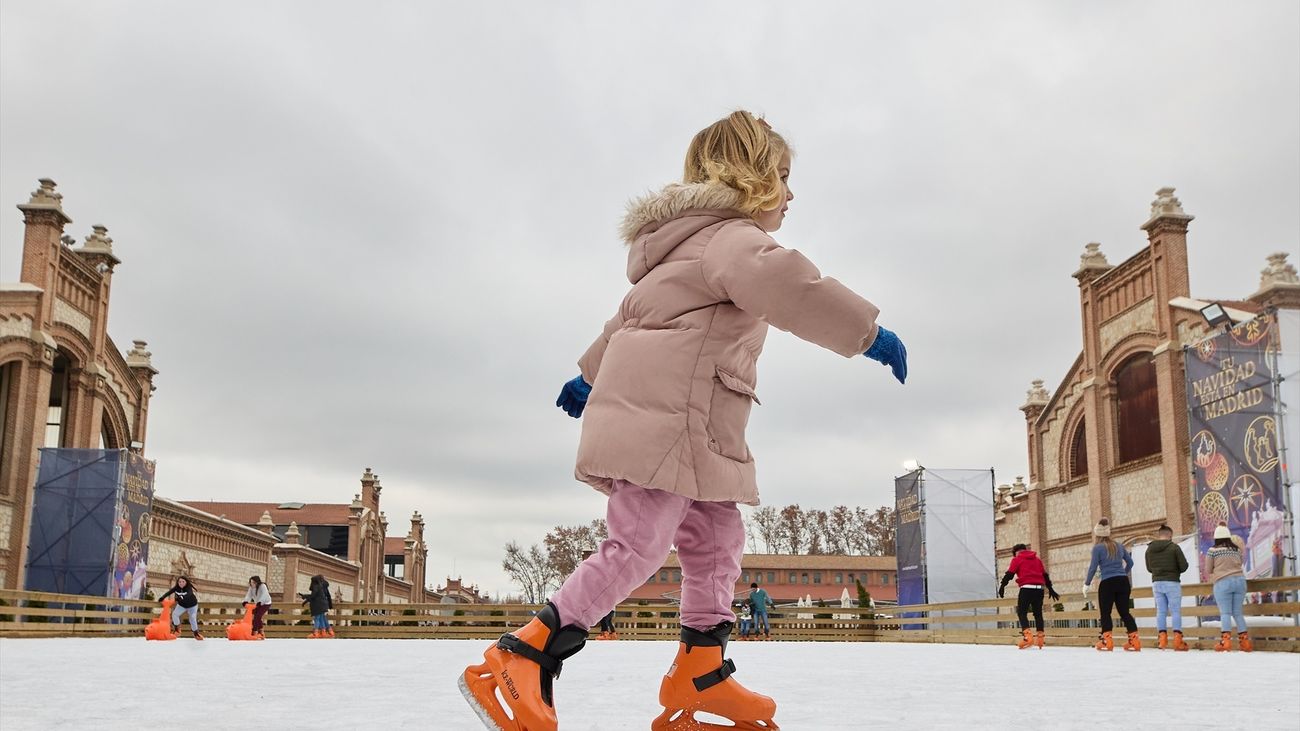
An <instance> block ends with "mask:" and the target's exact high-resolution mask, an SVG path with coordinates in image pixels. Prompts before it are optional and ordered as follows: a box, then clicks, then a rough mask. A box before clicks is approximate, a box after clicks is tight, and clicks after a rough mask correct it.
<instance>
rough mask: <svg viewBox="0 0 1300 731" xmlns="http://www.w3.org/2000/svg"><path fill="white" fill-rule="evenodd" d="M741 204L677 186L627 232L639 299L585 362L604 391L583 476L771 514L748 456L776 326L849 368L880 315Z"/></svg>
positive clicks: (585, 440) (588, 430)
mask: <svg viewBox="0 0 1300 731" xmlns="http://www.w3.org/2000/svg"><path fill="white" fill-rule="evenodd" d="M737 200H738V199H737V194H736V192H735V191H734V190H732V189H731V188H728V187H726V186H722V185H710V184H680V183H679V184H673V185H669V186H667V187H666V188H664V189H663V190H662V191H660V192H659V193H656V194H652V195H649V196H646V197H645V198H642V199H641V200H638V201H636V202H634V203H633V204H632V205H631V206H630V207H629V210H628V214H627V217H626V219H625V220H624V222H623V227H622V229H623V236H624V238H625V240H626V241H627V242H628V243H629V245H630V248H629V250H628V263H627V275H628V279H629V280H631V282H632V289H631V291H630V292H628V294H627V296H626V297H624V299H623V303H622V305H621V306H620V307H619V310H618V313H617V314H616V315H614V317H613V318H611V319H610V320H609V322H607V323H606V324H605V329H604V332H603V333H601V335H600V337H598V338H596V342H594V343H592V345H591V347H590V348H589V349H588V350H587V352H586V354H584V355H583V356H582V359H581V360H580V361H579V362H578V365H579V367H580V368H581V369H582V377H583V378H584V379H585V380H586V381H587V383H590V384H592V391H591V395H590V397H589V398H588V400H587V407H586V410H585V412H584V413H583V423H582V440H581V442H580V444H579V446H578V464H577V471H576V473H577V477H578V479H579V480H582V481H583V482H586V483H588V484H590V485H592V486H593V487H595V488H596V489H598V490H600V491H602V492H605V493H608V492H609V491H610V486H611V483H612V481H613V480H614V479H623V480H627V481H628V482H631V483H633V484H636V485H642V486H644V487H652V488H657V489H660V490H667V491H668V492H673V493H677V494H679V495H683V496H685V497H689V498H691V499H694V500H710V501H735V502H740V503H745V504H748V505H757V504H758V486H757V484H756V482H755V477H754V457H753V455H752V454H750V451H749V447H748V446H747V445H746V443H745V426H746V424H747V423H748V422H749V412H750V409H751V407H752V406H753V405H754V404H757V403H759V400H758V395H757V393H756V392H755V384H756V383H757V369H756V365H757V362H758V356H759V354H760V353H761V352H762V351H763V341H764V340H765V339H766V337H767V326H768V325H769V324H770V325H774V326H776V327H777V328H779V329H781V330H786V331H788V332H791V333H794V334H795V335H797V336H798V337H800V338H803V339H804V340H807V341H809V342H812V343H816V344H817V345H820V346H822V347H824V348H828V349H830V350H833V351H835V352H836V353H839V354H840V355H843V356H845V357H854V356H857V355H860V354H861V353H863V352H864V351H866V350H867V349H868V348H869V347H871V343H872V341H874V340H875V337H876V316H877V314H879V310H877V309H876V307H875V306H874V305H872V304H871V303H870V302H868V301H866V300H865V299H863V298H861V297H859V296H858V295H856V294H854V293H853V292H852V291H851V290H849V289H848V288H847V287H845V286H844V285H842V284H840V283H839V282H837V281H836V280H834V279H831V278H829V277H823V276H822V275H821V273H820V272H818V271H817V268H816V267H815V266H813V264H812V262H810V261H808V260H807V259H806V258H804V257H803V255H802V254H800V253H799V252H797V251H794V250H792V249H785V248H782V247H781V246H779V245H778V244H777V243H776V242H775V241H774V240H772V237H771V236H769V235H768V234H767V233H766V232H765V231H763V230H762V229H760V228H759V227H758V224H756V223H755V222H754V221H753V219H751V218H749V217H747V216H745V215H744V214H742V213H740V212H739V211H737V210H735V209H734V206H735V205H736V203H737Z"/></svg>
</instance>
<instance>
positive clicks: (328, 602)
mask: <svg viewBox="0 0 1300 731" xmlns="http://www.w3.org/2000/svg"><path fill="white" fill-rule="evenodd" d="M307 591H308V593H306V594H301V593H300V594H298V596H300V597H302V603H303V604H309V605H310V606H309V610H310V611H311V626H312V633H311V637H312V639H322V638H332V637H334V630H333V629H331V628H330V621H329V615H328V614H326V613H327V612H329V610H330V608H331V607H333V606H334V600H333V599H332V598H331V597H330V582H328V581H326V580H325V577H324V576H321V575H320V574H317V575H315V576H313V577H311V584H310V586H309V587H308V590H307Z"/></svg>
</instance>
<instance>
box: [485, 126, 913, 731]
mask: <svg viewBox="0 0 1300 731" xmlns="http://www.w3.org/2000/svg"><path fill="white" fill-rule="evenodd" d="M789 175H790V150H789V147H788V146H787V144H786V142H785V140H784V139H783V138H782V137H781V136H780V135H779V134H777V133H776V132H775V131H773V130H772V128H771V127H770V126H768V124H767V123H766V122H764V121H762V120H760V119H757V118H755V117H754V116H753V115H752V114H750V113H748V112H743V111H741V112H735V113H733V114H731V115H729V116H728V117H726V118H725V119H722V120H720V121H718V122H716V123H714V124H713V125H710V126H709V127H708V128H707V129H705V130H703V131H701V132H700V133H699V134H697V135H696V136H695V139H694V140H692V142H691V144H690V147H689V149H688V150H687V154H686V166H685V175H684V176H683V181H682V182H681V183H674V184H670V185H668V186H666V187H665V188H663V189H662V190H661V191H659V192H658V193H655V194H652V195H649V196H646V197H644V198H642V199H640V200H638V201H635V202H634V203H633V204H632V205H631V206H630V207H629V210H628V213H627V216H626V218H625V219H624V221H623V225H622V236H623V239H624V241H625V242H626V243H627V245H628V247H629V249H628V272H627V273H628V279H629V280H630V281H631V283H632V288H631V290H630V291H629V292H628V294H627V296H626V297H625V298H624V299H623V302H622V305H621V306H620V307H619V309H618V312H617V313H615V314H614V316H613V317H612V318H611V319H610V320H609V322H607V323H606V324H605V327H604V330H603V332H602V333H601V335H600V336H599V337H598V338H596V341H595V342H594V343H593V344H592V345H591V347H590V348H589V349H588V350H587V352H586V354H585V355H583V356H582V358H581V359H580V360H579V366H580V368H581V372H582V374H581V375H580V376H579V377H577V378H574V379H573V380H572V381H569V382H568V383H566V384H565V386H564V389H563V390H562V392H561V394H560V398H559V400H558V401H557V402H556V405H557V406H560V407H561V408H563V409H564V410H565V411H566V412H568V413H569V415H571V416H573V417H575V418H577V417H579V416H582V415H583V412H584V409H585V411H586V419H585V421H584V423H583V427H582V439H581V443H580V445H579V447H578V463H577V476H578V478H579V479H581V480H582V481H584V482H587V483H589V484H590V485H592V486H593V487H595V488H596V489H597V490H600V491H601V492H603V493H605V494H606V495H608V496H609V504H608V508H607V514H606V521H607V522H608V525H609V538H608V539H607V540H605V541H604V542H603V543H601V545H600V547H599V549H598V550H597V551H596V553H594V554H592V556H591V557H590V558H588V559H587V560H586V561H584V562H583V563H582V564H581V565H579V566H578V569H577V570H576V571H574V573H573V574H572V575H571V576H570V577H569V578H568V580H567V581H565V583H564V585H563V586H562V587H561V588H560V589H559V591H557V592H556V593H555V594H554V595H553V596H552V597H551V601H550V602H548V603H547V604H546V606H545V607H543V608H542V610H541V611H539V612H538V614H537V616H536V618H534V619H533V620H532V621H531V622H529V623H528V625H527V626H525V627H523V628H522V629H519V630H516V631H514V632H511V633H508V634H505V635H502V637H501V639H500V640H498V641H497V642H495V643H494V644H493V645H492V646H491V647H489V648H488V649H487V651H486V652H485V653H484V654H483V658H484V661H483V662H482V663H481V664H478V665H473V666H471V667H469V668H467V669H466V670H465V672H464V673H463V674H462V676H461V678H460V686H461V692H462V693H463V694H464V695H465V698H466V700H467V701H469V703H470V705H471V706H472V707H473V708H474V710H475V712H477V713H478V715H479V717H480V718H481V719H482V720H483V722H484V723H485V724H486V725H487V726H488V727H489V728H498V729H503V730H506V731H554V729H555V728H556V712H555V703H554V697H553V687H552V681H553V679H554V678H556V677H558V676H559V674H560V669H561V663H562V662H563V661H564V660H566V659H568V658H569V657H570V656H572V655H573V654H575V653H577V652H578V651H579V650H580V649H582V646H583V643H584V642H585V641H586V638H587V628H588V627H590V626H591V625H592V624H594V623H595V622H596V620H598V619H599V618H600V617H601V616H602V615H604V614H605V613H606V612H608V611H609V610H611V609H613V608H614V606H615V605H616V604H617V603H618V602H620V601H622V600H623V599H624V598H626V597H627V596H628V594H629V593H630V592H631V591H632V590H633V589H634V588H636V587H637V586H639V585H641V584H642V583H643V582H644V581H645V580H646V579H647V578H648V577H649V576H650V574H652V573H653V572H655V571H657V570H658V569H659V567H660V566H662V565H663V560H664V558H665V557H666V556H667V555H668V552H669V549H670V548H671V547H672V546H673V545H674V544H675V545H676V546H677V551H678V557H679V559H680V561H681V566H682V595H681V624H682V630H681V642H680V644H679V645H678V651H677V657H676V658H675V659H674V660H673V663H672V664H671V665H670V666H669V670H668V674H667V675H666V676H665V677H664V678H663V681H662V683H661V685H660V688H659V702H660V704H661V705H663V706H664V711H663V713H662V714H660V715H659V717H658V718H656V719H655V720H654V721H653V723H652V724H651V727H652V728H653V729H655V730H656V731H677V730H680V729H710V728H735V729H776V728H777V726H776V724H775V723H774V722H773V721H772V717H773V716H774V715H775V714H776V703H775V702H773V701H772V699H771V698H768V697H766V696H762V695H759V694H757V693H753V692H751V691H749V690H747V689H746V688H745V687H744V686H742V685H741V684H740V683H739V682H737V680H736V679H735V678H733V677H731V676H732V673H733V672H735V669H736V668H735V665H734V664H733V663H732V662H731V661H730V660H724V659H723V655H724V652H725V649H726V644H727V639H728V637H729V635H730V633H731V629H732V625H733V623H734V621H735V615H734V614H733V613H732V611H731V607H730V604H731V598H732V595H733V592H734V589H735V585H736V579H737V578H738V577H739V576H740V557H741V553H742V551H743V550H744V545H745V531H744V527H743V525H742V523H741V517H740V511H739V509H738V508H737V507H736V505H737V503H744V504H747V505H757V504H758V489H757V485H756V483H755V473H754V458H753V455H751V454H750V451H749V448H748V446H747V445H746V443H745V426H746V424H747V423H748V421H749V412H750V408H751V407H752V406H753V405H754V404H756V403H758V397H757V395H756V394H755V384H756V382H757V371H756V363H757V360H758V356H759V353H760V352H762V349H763V341H764V339H765V338H766V336H767V328H768V325H773V326H775V327H777V328H779V329H781V330H786V331H788V332H792V333H794V334H795V335H797V336H798V337H800V338H802V339H804V340H808V341H810V342H812V343H815V344H817V345H821V346H822V347H825V348H827V349H829V350H833V351H835V352H837V353H839V354H840V355H843V356H845V357H853V356H858V355H863V354H865V355H866V356H867V357H869V358H872V359H874V360H878V361H880V362H881V363H883V364H885V365H887V366H889V367H890V368H892V369H893V373H894V376H895V377H896V378H897V379H898V380H899V381H900V382H902V381H903V380H904V379H905V378H906V376H907V352H906V350H905V349H904V348H903V345H902V343H901V342H900V341H899V339H898V338H897V337H896V336H895V335H894V334H893V333H891V332H889V331H888V330H886V329H884V328H882V327H878V326H877V324H876V316H877V314H878V310H877V309H876V307H875V306H874V305H872V304H871V303H870V302H868V301H866V300H865V299H863V298H862V297H859V296H858V295H856V294H854V293H853V292H852V291H851V290H850V289H849V288H847V287H845V286H844V285H843V284H840V283H839V282H838V281H836V280H834V279H831V278H829V277H823V276H822V275H821V273H820V272H818V270H817V268H816V267H815V266H813V264H812V262H810V261H808V260H807V259H806V258H804V257H803V255H802V254H800V253H799V252H797V251H794V250H792V249H785V248H782V247H781V246H780V245H778V244H777V243H776V241H774V240H773V239H772V236H771V234H772V233H773V232H775V231H776V230H777V229H779V228H780V227H781V222H782V219H784V218H785V212H786V208H787V205H788V203H789V201H791V200H793V199H794V195H793V194H792V193H791V192H790V188H789V185H788V183H787V179H788V177H789ZM499 699H500V700H499ZM502 703H504V704H505V705H506V706H508V707H509V711H508V712H507V709H506V708H503V707H502ZM697 711H699V712H707V713H712V714H716V715H719V716H723V717H725V718H727V719H729V720H731V721H733V722H734V723H735V726H734V727H733V726H717V725H715V724H709V723H707V722H703V721H697V720H696V719H695V718H694V714H695V713H696V712H697Z"/></svg>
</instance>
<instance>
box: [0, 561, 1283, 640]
mask: <svg viewBox="0 0 1300 731" xmlns="http://www.w3.org/2000/svg"><path fill="white" fill-rule="evenodd" d="M1210 589H1211V587H1210V586H1209V585H1207V584H1185V585H1184V587H1183V591H1184V595H1185V596H1197V595H1200V596H1204V595H1208V594H1209V593H1210ZM1248 590H1249V592H1250V593H1251V596H1252V597H1253V598H1256V599H1259V598H1263V597H1267V598H1269V599H1272V600H1273V601H1272V602H1269V603H1251V604H1247V605H1246V606H1245V608H1244V612H1245V614H1246V616H1247V617H1248V623H1250V624H1251V637H1252V638H1253V639H1254V641H1255V645H1256V647H1257V648H1258V649H1260V650H1275V651H1283V652H1297V651H1300V626H1297V621H1298V618H1300V600H1298V597H1297V593H1298V590H1300V578H1297V577H1284V578H1276V579H1258V580H1252V581H1250V582H1248ZM1008 593H1009V594H1012V596H1009V597H1008V598H1006V599H987V600H981V601H971V602H953V603H945V604H925V605H913V606H907V607H901V608H899V607H876V608H875V609H863V608H857V607H852V608H843V607H838V606H827V607H815V606H814V607H798V608H796V607H790V606H781V607H777V608H776V609H775V610H773V612H772V613H771V614H770V615H769V616H770V624H771V628H772V639H773V640H794V641H822V642H924V643H956V644H999V645H1005V644H1009V643H1011V642H1013V641H1014V640H1015V639H1016V638H1017V637H1018V636H1019V627H1018V623H1017V621H1016V616H1015V598H1014V588H1011V589H1010V590H1009V592H1008ZM1133 597H1134V599H1137V600H1144V599H1150V598H1151V589H1150V588H1144V589H1135V590H1134V591H1133ZM1089 598H1090V600H1092V601H1093V602H1095V601H1096V596H1095V595H1091V596H1090V597H1089ZM0 603H2V604H0V636H4V637H122V636H143V632H144V626H145V625H146V624H147V623H148V622H149V621H150V620H151V619H153V617H155V616H157V612H158V610H159V608H158V603H157V602H155V601H148V600H120V599H108V598H104V597H90V596H83V595H76V594H51V593H44V592H21V591H8V590H0ZM1062 603H1063V605H1064V607H1065V611H1051V609H1050V604H1049V606H1048V607H1045V608H1046V609H1048V611H1047V612H1046V614H1045V620H1046V625H1047V630H1046V631H1047V637H1048V640H1047V641H1048V643H1050V644H1052V645H1056V646H1074V647H1083V646H1090V645H1092V644H1093V643H1094V642H1095V641H1096V638H1097V633H1098V631H1099V630H1098V622H1097V612H1096V610H1095V608H1093V607H1092V606H1091V605H1090V606H1089V608H1087V609H1085V608H1084V602H1083V597H1082V596H1081V595H1079V594H1074V595H1064V596H1062ZM537 609H538V605H532V604H401V603H361V602H343V603H339V604H337V605H336V606H335V608H334V609H333V610H332V611H331V612H330V621H331V623H332V624H333V625H334V627H335V630H336V632H337V635H338V637H339V638H354V639H359V638H375V639H379V638H388V639H440V638H441V639H447V638H459V639H477V640H485V639H493V638H495V637H497V636H499V635H500V634H501V633H502V632H505V631H507V630H509V629H513V628H515V627H519V626H520V625H522V624H524V623H526V622H527V621H528V620H529V619H530V618H531V617H532V616H533V614H534V613H535V612H536V610H537ZM678 612H679V608H678V607H677V606H674V605H666V604H645V605H641V604H623V605H620V606H619V607H618V608H617V610H616V612H615V617H614V626H615V628H616V629H617V631H618V634H619V639H622V640H676V639H677V638H678V636H679V631H680V630H679V625H678ZM1133 615H1134V617H1135V618H1137V619H1138V621H1139V623H1141V624H1153V622H1151V621H1149V620H1151V619H1152V618H1154V616H1155V610H1154V609H1153V608H1150V607H1144V608H1136V609H1133ZM242 616H243V608H242V605H241V604H240V603H239V602H201V603H200V605H199V623H200V625H201V627H202V629H204V630H205V632H207V633H209V634H210V635H215V634H216V633H217V632H218V631H220V632H221V633H222V634H224V631H225V627H226V626H227V625H229V624H231V623H232V622H236V621H238V620H239V618H240V617H242ZM1218 616H1219V611H1218V608H1217V607H1215V606H1196V607H1183V633H1184V636H1185V637H1186V639H1187V641H1188V643H1189V644H1190V645H1192V647H1193V648H1196V649H1210V648H1211V647H1212V646H1213V644H1214V642H1215V641H1216V640H1217V639H1218V637H1219V629H1218V625H1217V621H1216V622H1215V623H1213V624H1205V623H1204V620H1207V619H1214V620H1217V619H1218ZM1249 618H1255V619H1253V620H1252V619H1249ZM1116 620H1117V622H1118V617H1116ZM1143 620H1148V621H1146V622H1143ZM1264 623H1268V624H1267V625H1265V624H1264ZM1117 627H1119V625H1118V624H1117ZM310 634H311V617H310V615H309V614H308V613H307V612H306V611H305V610H304V609H303V608H302V607H301V605H299V604H297V603H294V602H282V603H275V604H273V605H272V609H271V611H270V612H269V613H268V614H267V615H266V636H267V637H268V638H302V637H307V636H309V635H310ZM595 635H596V632H595V631H593V633H592V636H593V637H595ZM1122 635H1123V631H1122V627H1119V629H1118V631H1117V636H1120V637H1122ZM1140 635H1141V636H1142V638H1143V640H1144V642H1147V643H1149V644H1150V645H1154V643H1155V635H1156V630H1155V628H1154V626H1151V627H1145V626H1144V627H1141V628H1140ZM182 636H184V634H183V635H182Z"/></svg>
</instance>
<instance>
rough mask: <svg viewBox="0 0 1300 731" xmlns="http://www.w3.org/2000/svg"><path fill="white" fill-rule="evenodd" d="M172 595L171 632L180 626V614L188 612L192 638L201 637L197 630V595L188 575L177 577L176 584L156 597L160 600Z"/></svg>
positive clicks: (199, 638) (198, 638)
mask: <svg viewBox="0 0 1300 731" xmlns="http://www.w3.org/2000/svg"><path fill="white" fill-rule="evenodd" d="M173 595H175V597H176V606H175V607H174V608H173V609H172V632H173V633H175V632H176V630H177V629H179V628H180V624H181V615H182V614H188V615H190V630H191V631H193V632H194V639H196V640H201V639H203V634H202V633H200V632H199V597H198V595H197V594H195V593H194V584H192V583H190V580H189V577H187V576H181V577H178V578H177V579H176V584H175V585H174V586H172V588H170V589H168V590H167V593H166V594H163V595H162V596H160V597H158V601H159V602H162V600H164V599H166V598H167V597H169V596H173Z"/></svg>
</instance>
